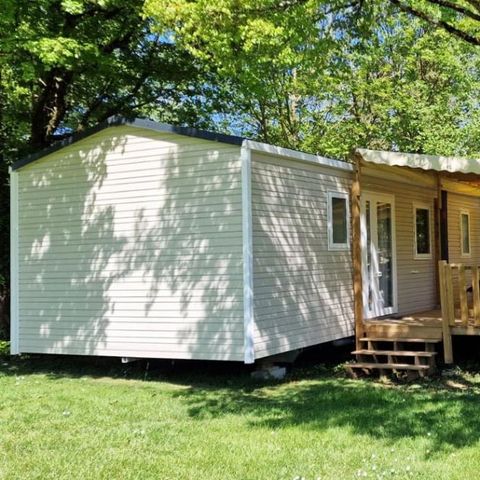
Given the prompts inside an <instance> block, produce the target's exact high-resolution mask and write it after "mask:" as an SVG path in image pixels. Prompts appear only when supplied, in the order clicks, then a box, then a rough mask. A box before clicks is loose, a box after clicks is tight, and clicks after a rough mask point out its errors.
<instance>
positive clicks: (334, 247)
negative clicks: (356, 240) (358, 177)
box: [327, 191, 350, 252]
mask: <svg viewBox="0 0 480 480" xmlns="http://www.w3.org/2000/svg"><path fill="white" fill-rule="evenodd" d="M334 198H338V199H342V200H345V216H346V219H345V220H346V222H345V225H346V229H347V231H346V234H347V241H346V242H345V243H335V242H334V241H333V202H332V200H333V199H334ZM327 237H328V250H329V251H334V252H335V251H336V252H339V251H346V250H349V249H350V195H349V194H348V193H345V192H333V191H332V192H328V193H327Z"/></svg>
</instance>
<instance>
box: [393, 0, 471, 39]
mask: <svg viewBox="0 0 480 480" xmlns="http://www.w3.org/2000/svg"><path fill="white" fill-rule="evenodd" d="M389 1H390V2H391V3H392V4H393V5H395V6H396V7H398V8H399V9H400V10H401V11H403V12H406V13H408V14H411V15H414V16H416V17H418V18H421V19H422V20H424V21H426V22H427V23H429V24H431V25H433V26H435V27H439V28H442V29H444V30H445V31H447V32H448V33H450V34H453V35H454V36H456V37H458V38H460V39H461V40H464V41H465V42H467V43H470V44H472V45H475V46H479V45H480V2H479V1H478V0H420V1H418V0H415V1H412V0H389Z"/></svg>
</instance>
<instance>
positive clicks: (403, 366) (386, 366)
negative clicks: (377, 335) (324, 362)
mask: <svg viewBox="0 0 480 480" xmlns="http://www.w3.org/2000/svg"><path fill="white" fill-rule="evenodd" d="M346 367H347V368H359V369H368V370H415V371H427V370H429V369H430V366H429V365H412V364H411V363H370V362H358V363H349V364H348V365H346Z"/></svg>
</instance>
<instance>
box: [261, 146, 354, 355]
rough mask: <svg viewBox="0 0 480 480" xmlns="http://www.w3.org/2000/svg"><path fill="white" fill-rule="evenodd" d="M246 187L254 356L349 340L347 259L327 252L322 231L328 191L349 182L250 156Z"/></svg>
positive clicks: (348, 255)
mask: <svg viewBox="0 0 480 480" xmlns="http://www.w3.org/2000/svg"><path fill="white" fill-rule="evenodd" d="M252 182H253V183H252V216H253V260H254V272H253V279H254V311H255V337H254V338H255V355H256V357H257V358H259V357H262V356H267V355H273V354H275V353H279V352H282V351H287V350H291V349H295V348H301V347H305V346H309V345H313V344H315V343H321V342H323V341H329V340H330V339H331V338H330V337H331V336H332V335H331V334H329V333H327V332H328V331H329V330H333V331H336V332H337V338H340V337H341V336H347V335H350V334H351V333H344V332H350V331H351V327H344V326H342V325H344V324H345V322H348V321H350V323H353V310H352V301H353V298H352V297H353V292H352V274H351V253H350V252H349V251H347V252H328V250H327V232H326V225H327V218H326V217H327V215H326V206H327V192H328V191H342V192H348V191H349V186H350V180H349V177H348V176H345V177H341V176H340V177H338V176H336V175H335V171H334V170H330V169H325V168H324V167H322V168H319V169H317V168H316V167H315V166H311V165H309V166H305V168H304V166H303V164H301V163H296V162H290V161H285V160H284V159H282V158H280V157H277V158H275V157H268V158H266V157H265V156H263V155H257V154H255V155H254V156H253V163H252ZM317 331H321V332H323V333H322V334H320V335H316V336H314V337H312V335H311V333H312V332H317ZM299 335H300V337H301V339H300V337H299ZM333 336H334V337H335V334H333ZM280 337H281V338H282V339H283V340H282V341H279V338H280Z"/></svg>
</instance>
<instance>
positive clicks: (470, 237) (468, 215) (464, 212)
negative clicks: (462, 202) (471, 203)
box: [459, 210, 472, 257]
mask: <svg viewBox="0 0 480 480" xmlns="http://www.w3.org/2000/svg"><path fill="white" fill-rule="evenodd" d="M462 215H466V216H467V218H468V250H469V251H468V252H464V251H463V222H462ZM459 221H460V254H461V256H462V257H471V256H472V222H471V216H470V211H469V210H460V216H459Z"/></svg>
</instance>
